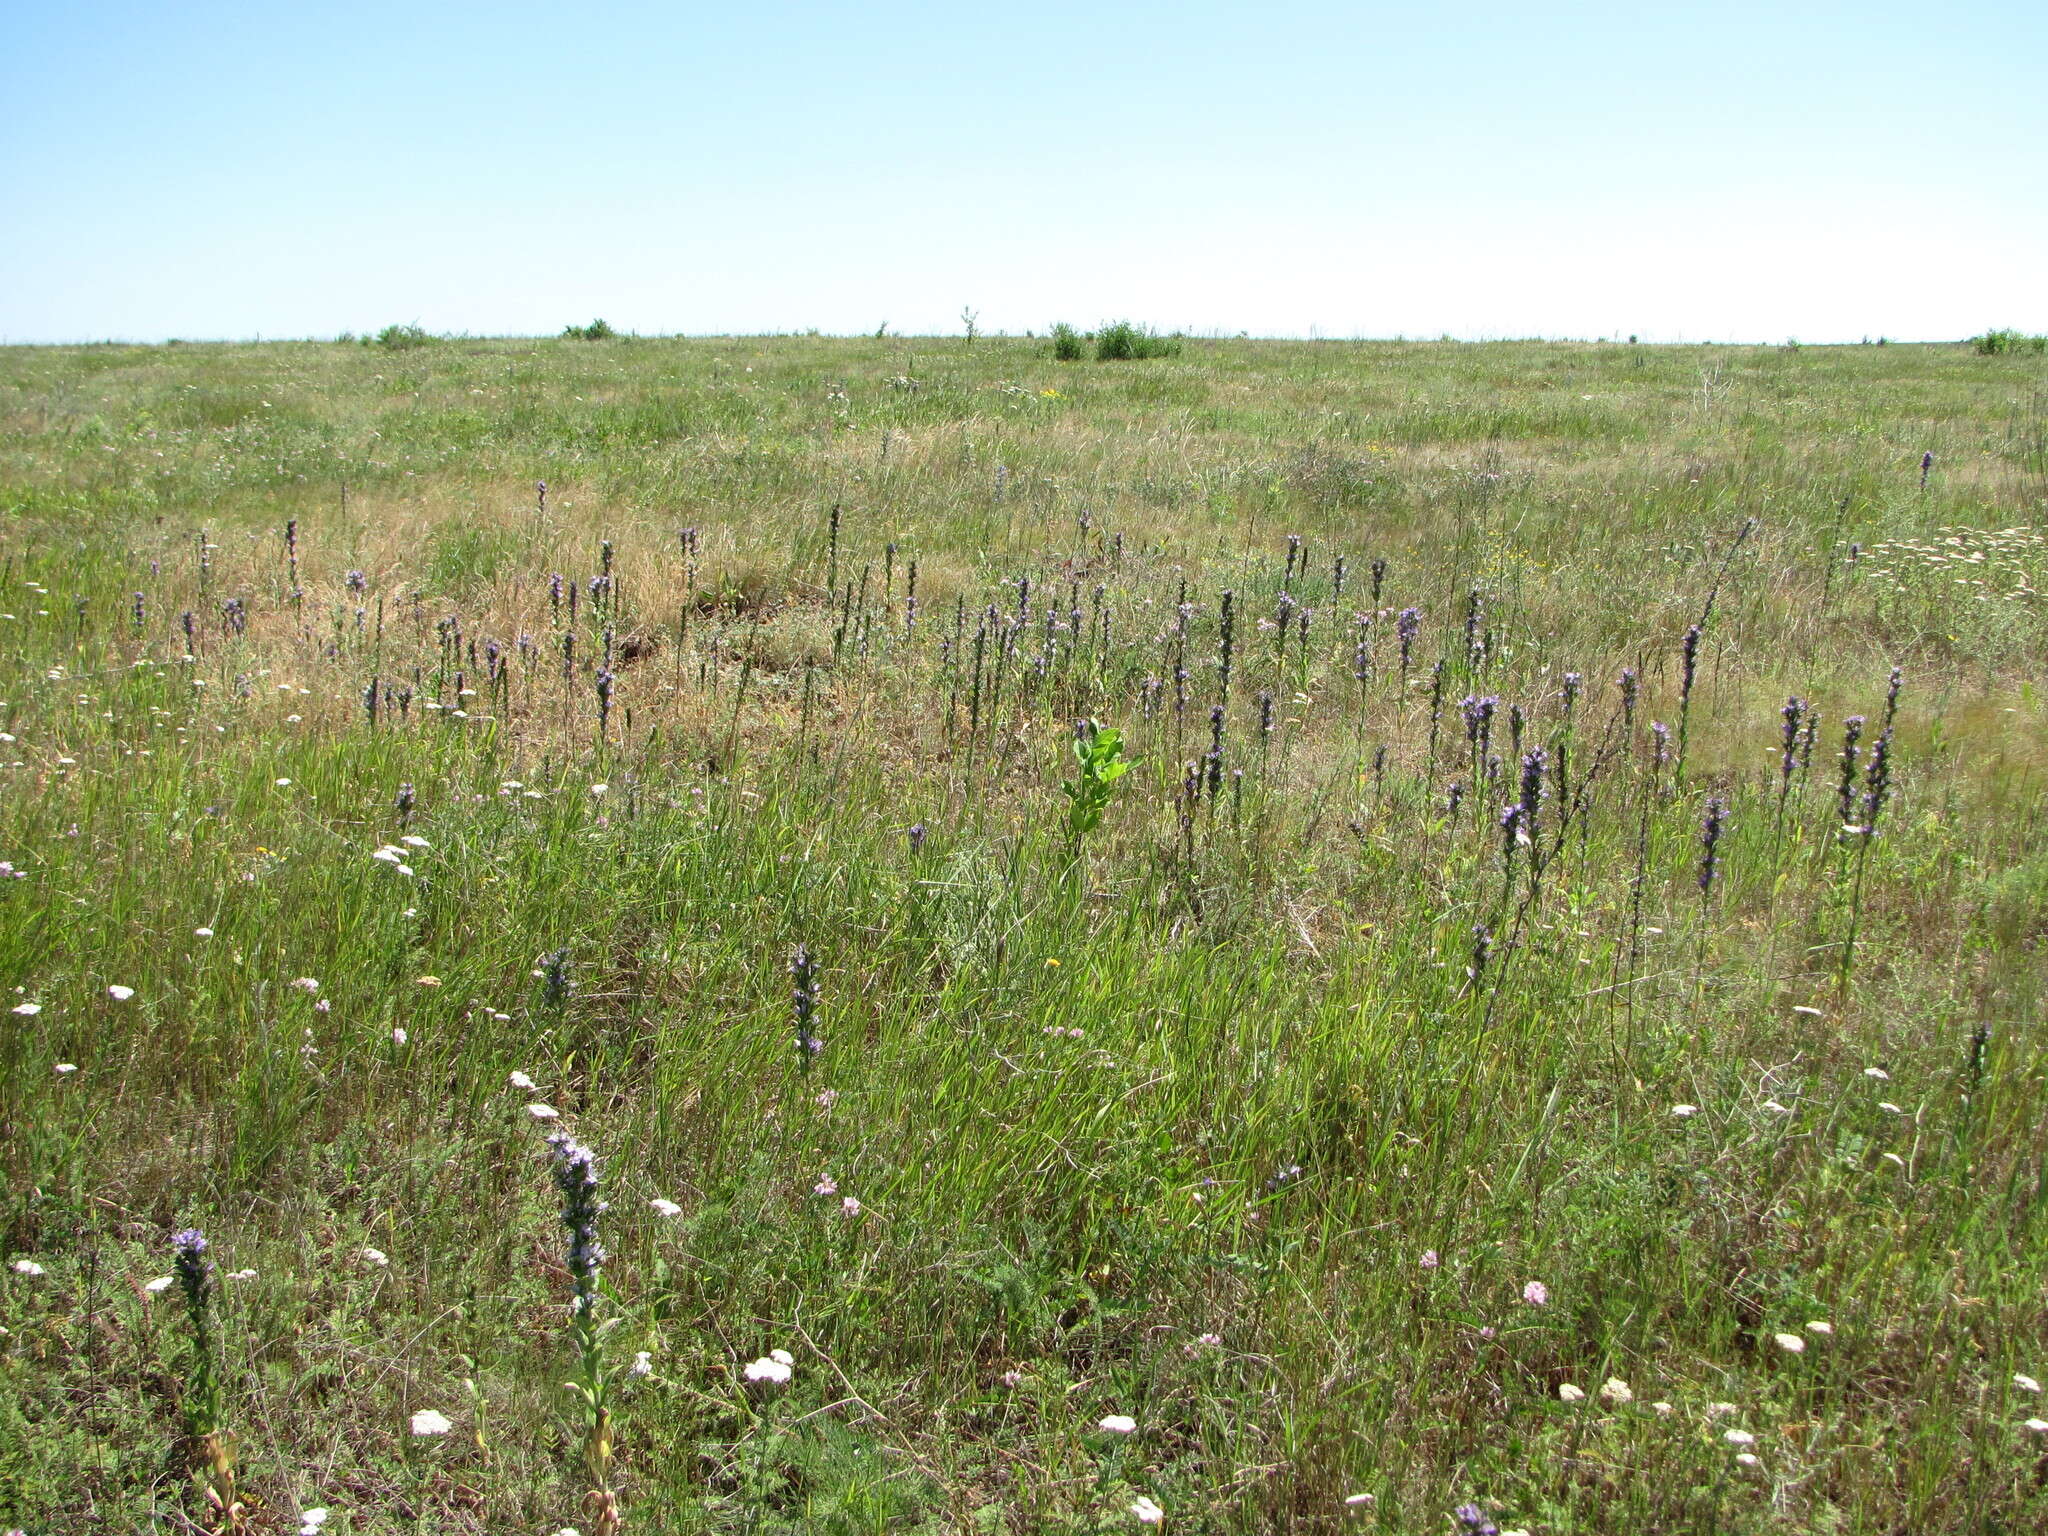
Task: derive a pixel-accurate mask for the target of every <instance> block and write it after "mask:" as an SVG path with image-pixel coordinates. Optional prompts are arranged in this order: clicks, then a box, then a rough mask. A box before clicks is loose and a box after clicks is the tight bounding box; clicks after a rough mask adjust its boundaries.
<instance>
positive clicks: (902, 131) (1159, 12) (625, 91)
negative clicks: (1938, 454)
mask: <svg viewBox="0 0 2048 1536" xmlns="http://www.w3.org/2000/svg"><path fill="white" fill-rule="evenodd" d="M2044 57H2048V3H2044V0H1981V3H1973V0H1959V3H1954V4H1951V5H1948V6H1946V7H1930V6H1914V7H1908V6H1905V5H1902V4H1891V3H1888V0H1866V3H1862V4H1853V5H1852V4H1830V3H1800V0H1782V3H1777V4H1748V3H1741V0H1736V3H1725V4H1718V5H1700V4H1693V3H1690V0H1671V3H1659V0H1638V3H1634V4H1607V3H1583V4H1575V3H1571V0H1553V3H1551V4H1548V5H1541V6H1539V5H1533V4H1499V3H1488V0H1468V3H1464V4H1460V5H1456V6H1441V7H1439V6H1431V5H1427V4H1422V3H1411V4H1407V5H1383V4H1379V3H1354V4H1348V5H1347V4H1336V3H1326V0H1275V3H1266V4H1258V5H1250V4H1220V3H1205V0H1188V3H1185V4H1181V5H1164V4H1135V3H1117V0H1097V3H1093V4H1070V3H1067V0H1041V3H1035V4H1028V5H1010V6H972V5H965V4H957V5H930V4H914V3H889V0H883V3H872V4H867V5H846V4H839V5H820V4H809V3H786V0H763V3H757V4H755V5H753V6H751V7H745V8H740V7H734V6H731V5H720V6H715V7H714V6H701V5H697V4H694V3H671V4H645V5H634V4H615V5H604V4H592V5H586V6H580V7H570V6H566V5H529V4H521V3H517V0H507V3H499V4H493V5H472V4H435V3H432V0H420V3H417V4H387V3H383V0H364V3H360V4H353V5H348V6H336V5H328V4H324V3H303V4H287V5H277V4H272V5H266V6H251V5H235V4H206V3H196V4H188V5H185V6H182V7H168V6H163V5H161V4H155V5H147V6H145V5H129V4H103V3H92V0H74V3H69V4H63V5H58V4H44V5H31V4H29V3H27V0H9V3H7V4H5V5H4V6H0V102H4V108H0V338H5V339H7V340H12V341H48V340H79V339H98V338H108V337H120V338H131V339H139V340H152V339H161V338H164V337H169V336H183V337H188V338H202V337H249V336H257V335H263V336H308V335H332V334H335V333H336V332H339V331H342V330H356V331H362V330H365V329H375V328H377V327H379V326H382V325H384V324H386V323H389V322H392V321H417V322H418V323H420V324H422V325H424V326H426V327H428V328H429V329H431V330H436V331H466V332H471V333H478V334H522V333H536V332H539V333H552V332H554V331H557V330H559V329H560V328H561V327H562V326H563V325H564V324H565V323H567V322H569V321H571V320H586V319H589V318H591V317H593V316H597V315H602V316H604V317H605V318H606V319H608V320H610V321H611V322H612V323H613V324H614V325H617V326H619V327H621V328H626V329H633V330H639V331H643V332H671V331H685V332H691V333H717V332H729V331H743V332H758V331H783V330H799V329H805V328H809V327H817V328H819V329H822V330H825V331H828V332H847V331H873V330H874V329H875V328H876V326H878V325H881V324H883V323H887V324H888V325H889V327H890V328H891V329H892V330H895V331H899V332H905V333H931V332H939V333H946V332H952V333H957V332H958V331H959V329H960V321H959V315H960V311H961V308H962V306H964V305H970V306H972V307H974V308H975V309H977V310H978V311H979V312H980V317H981V324H982V326H983V328H984V329H987V330H990V331H994V330H1009V331H1013V332H1014V331H1022V330H1024V329H1026V328H1036V329H1040V330H1042V329H1043V328H1044V327H1045V326H1047V325H1049V324H1050V323H1051V322H1052V321H1054V320H1060V319H1064V320H1069V321H1072V322H1073V323H1075V324H1078V325H1082V326H1088V325H1092V324H1094V323H1095V322H1097V321H1100V320H1102V319H1105V318H1112V317H1121V316H1129V317H1132V318H1135V319H1138V320H1141V321H1148V322H1151V323H1153V324H1156V325H1159V326H1162V327H1176V326H1178V327H1187V328H1190V329H1194V330H1199V331H1212V330H1214V331H1222V332H1226V333H1235V332H1237V331H1249V332H1251V333H1253V334H1254V335H1308V334H1312V333H1313V334H1321V335H1325V336H1353V335H1364V336H1392V335H1397V334H1405V335H1411V336H1413V335H1432V336H1433V335H1436V334H1439V333H1444V332H1448V333H1450V334H1452V335H1457V336H1470V337H1487V336H1529V335H1549V336H1595V335H1626V334H1628V333H1630V332H1635V333H1639V334H1641V335H1642V336H1643V337H1644V338H1645V339H1646V340H1647V339H1651V338H1655V339H1660V340H1662V339H1686V340H1701V339H1707V340H1718V339H1745V340H1773V341H1775V340H1783V339H1785V338H1787V337H1798V338H1799V339H1801V340H1806V341H1828V340H1856V339H1858V338H1860V337H1862V336H1865V335H1870V336H1876V335H1888V336H1892V337H1895V338H1899V339H1934V338H1944V337H1954V336H1961V335H1967V334H1970V333H1972V332H1974V331H1978V330H1981V329H1983V328H1984V327H1986V326H1988V325H2016V326H2020V327H2023V328H2026V329H2030V330H2036V331H2048V281H2044V278H2048V91H2044V90H2043V89H2042V88H2041V86H2040V81H2039V76H2040V66H2041V61H2042V59H2043V58H2044Z"/></svg>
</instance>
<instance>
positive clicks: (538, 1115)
mask: <svg viewBox="0 0 2048 1536" xmlns="http://www.w3.org/2000/svg"><path fill="white" fill-rule="evenodd" d="M526 1112H527V1113H528V1114H529V1115H531V1116H533V1118H534V1119H536V1120H559V1119H561V1118H562V1112H561V1111H560V1110H559V1109H557V1108H555V1106H554V1105H552V1104H529V1105H527V1106H526Z"/></svg>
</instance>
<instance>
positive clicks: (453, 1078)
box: [0, 337, 2048, 1536]
mask: <svg viewBox="0 0 2048 1536" xmlns="http://www.w3.org/2000/svg"><path fill="white" fill-rule="evenodd" d="M1929 454H1931V455H1932V458H1931V459H1926V458H1924V457H1923V456H1924V455H1929ZM541 482H545V489H544V490H542V489H540V483H541ZM2044 498H2048V364H2044V362H2043V360H2042V359H2041V358H2040V357H2039V356H2038V355H2034V354H2019V355H2002V356H1980V355H1978V354H1976V353H1975V352H1973V351H1972V350H1971V349H1970V348H1969V347H1967V346H1962V345H1958V346H1952V347H1932V346H1929V347H1905V346H1864V347H1848V348H1814V347H1806V348H1800V347H1790V346H1788V347H1783V348H1779V347H1770V348H1747V347H1744V348H1733V347H1702V348H1675V347H1657V348H1649V347H1635V346H1627V345H1589V344H1588V345H1565V344H1537V343H1527V344H1523V343H1503V344H1496V345H1454V344H1391V343H1373V344H1367V343H1264V342H1253V341H1193V342H1190V343H1188V344H1187V346H1186V347H1185V348H1184V350H1183V351H1182V352H1181V353H1180V355H1178V356H1176V357H1171V358H1162V359H1154V360H1150V361H1143V362H1111V363H1096V362H1092V361H1087V362H1078V363H1058V362H1055V361H1054V360H1053V359H1052V357H1051V355H1050V349H1049V347H1048V346H1047V344H1046V343H1044V342H1042V341H1031V340H1019V339H1001V338H997V339H988V338H984V339H982V340H980V341H978V342H975V343H973V344H972V345H969V344H968V343H966V342H964V341H960V340H953V341H939V340H899V339H877V340H872V341H840V340H828V339H817V338H803V337H786V338H765V339H726V340H709V341H707V340H693V341H659V340H608V341H598V342H583V341H575V340H558V341H543V342H528V341H444V342H437V343H431V344H427V345H420V346H415V347H408V348H388V347H383V346H376V345H361V344H345V343H284V344H274V345H260V346H210V345H209V346H196V345H175V344H174V345H171V346H167V347H154V348H142V347H115V346H105V347H86V348H69V349H6V350H0V511H4V514H5V515H4V522H0V540H4V542H0V657H4V668H0V696H4V702H0V733H4V734H0V860H4V861H5V863H4V864H0V966H4V975H0V980H4V982H5V985H6V987H7V989H8V991H9V993H10V994H11V996H10V1001H9V1003H8V1006H11V1007H12V1008H13V1012H12V1013H11V1014H7V1015H5V1018H6V1030H5V1034H4V1048H0V1166H4V1173H5V1193H4V1207H0V1221H4V1230H0V1259H4V1261H5V1263H6V1265H7V1268H6V1269H5V1270H4V1271H0V1324H4V1327H5V1333H4V1336H0V1522H5V1523H8V1524H12V1525H15V1526H19V1527H21V1528H23V1529H25V1530H27V1531H28V1532H30V1533H32V1536H41V1533H46V1532H87V1531H93V1532H102V1531H120V1532H127V1531H144V1530H150V1531H157V1530H162V1531H191V1530H195V1529H204V1530H207V1531H225V1530H246V1531H250V1532H292V1531H297V1530H300V1529H302V1528H305V1529H314V1530H321V1529H324V1530H325V1531H327V1532H336V1531H389V1532H399V1531H434V1532H472V1531H473V1532H493V1533H497V1532H533V1533H553V1532H556V1531H559V1530H561V1529H563V1528H564V1527H574V1528H576V1529H577V1530H579V1531H581V1532H583V1533H584V1536H592V1533H593V1532H596V1533H607V1532H609V1531H611V1530H613V1529H615V1528H619V1526H620V1525H621V1523H622V1524H623V1529H625V1530H627V1531H642V1532H677V1533H684V1532H775V1531H818V1532H832V1533H852V1532H869V1531H872V1532H882V1531H889V1532H913V1531H928V1532H953V1531H963V1532H985V1533H995V1532H1018V1533H1021V1532H1027V1531H1029V1532H1079V1531H1095V1530H1136V1529H1142V1528H1144V1526H1145V1525H1147V1524H1150V1523H1153V1522H1154V1521H1155V1520H1156V1521H1158V1522H1160V1523H1163V1525H1164V1527H1165V1528H1167V1529H1169V1530H1175V1531H1184V1532H1269V1531H1302V1532H1312V1531H1323V1530H1335V1529H1339V1528H1355V1529H1361V1530H1375V1531H1386V1532H1416V1533H1424V1532H1433V1533H1442V1532H1446V1531H1459V1530H1462V1531H1480V1530H1485V1529H1489V1528H1491V1527H1490V1526H1489V1524H1488V1522H1489V1521H1490V1522H1493V1523H1495V1524H1497V1525H1498V1526H1499V1527H1500V1528H1501V1529H1503V1530H1523V1531H1528V1532H1534V1533H1564V1532H1588V1533H1591V1532H1600V1533H1605V1532H1616V1533H1620V1532H1629V1533H1641V1532H1651V1531H1669V1532H1678V1531H1715V1532H1752V1531H1754V1532H1762V1531H1771V1532H1796V1533H1833V1532H1905V1531H1912V1532H1915V1533H1925V1532H1945V1531H1957V1532H1960V1531H1972V1532H2027V1531H2036V1530H2039V1529H2042V1528H2043V1526H2044V1525H2048V1422H2043V1420H2044V1417H2048V1402H2044V1401H2043V1399H2042V1397H2041V1395H2040V1390H2039V1387H2038V1386H2037V1385H2036V1380H2035V1379H2036V1378H2048V1241H2044V1240H2048V1051H2044V1042H2043V1039H2042V1035H2041V1024H2042V1014H2041V1004H2040V998H2041V995H2042V991H2043V986H2044V982H2048V966H2044V945H2048V824H2044V803H2048V796H2044V778H2043V775H2044V769H2048V719H2044V703H2043V699H2042V693H2041V685H2042V672H2043V658H2044V656H2048V621H2044V612H2043V607H2042V599H2041V597H2040V595H2039V593H2040V591H2041V590H2042V588H2043V587H2044V586H2048V502H2044ZM1895 668H1896V669H1897V671H1896V672H1895V671H1894V669H1895ZM1793 699H1796V700H1797V701H1798V702H1797V703H1796V704H1790V705H1788V700H1793ZM1788 710H1789V716H1788ZM1851 717H1857V718H1856V722H1855V724H1853V725H1851V724H1850V723H1849V722H1850V720H1851ZM1091 718H1092V719H1093V720H1095V721H1099V722H1100V723H1101V726H1102V727H1103V730H1102V731H1101V732H1100V733H1099V734H1095V733H1092V732H1091V730H1090V729H1089V728H1087V727H1085V726H1078V725H1077V722H1081V721H1085V720H1088V719H1091ZM1112 732H1116V733H1120V734H1119V735H1112V734H1111V733H1112ZM1077 742H1078V743H1079V744H1080V745H1081V746H1082V747H1083V748H1086V749H1089V760H1088V762H1087V763H1086V764H1085V765H1084V764H1083V763H1082V762H1081V761H1080V759H1079V758H1078V757H1077V753H1076V744H1077ZM1119 754H1121V755H1119ZM1122 764H1129V765H1130V767H1129V771H1128V772H1127V773H1124V774H1122V776H1121V777H1118V776H1116V774H1117V769H1118V767H1119V765H1122ZM1063 785H1067V786H1071V788H1072V790H1073V793H1072V794H1071V795H1070V794H1068V793H1063V789H1062V786H1063ZM800 948H801V951H802V954H801V956H800V955H799V950H800ZM793 962H795V964H796V970H795V971H794V973H793V971H792V963H793ZM550 1133H553V1134H555V1135H556V1136H557V1137H573V1138H574V1140H573V1143H565V1142H563V1141H560V1140H558V1141H557V1142H556V1143H555V1144H553V1145H552V1147H551V1145H550V1143H549V1142H548V1140H547V1138H548V1136H549V1135H550ZM579 1146H580V1147H587V1148H588V1149H590V1150H591V1151H592V1152H594V1154H595V1163H594V1164H592V1163H589V1162H587V1161H586V1160H584V1159H583V1157H582V1155H581V1153H580V1152H579V1151H578V1147H579ZM592 1178H595V1180H596V1181H597V1182H596V1187H595V1189H593V1188H592V1187H591V1185H590V1180H591V1179H592ZM594 1200H602V1201H606V1202H609V1208H608V1209H604V1210H602V1211H599V1210H597V1209H596V1208H595V1206H594V1204H593V1201H594ZM565 1205H566V1207H567V1209H566V1212H565ZM565 1214H566V1216H567V1218H568V1222H567V1225H566V1226H565ZM574 1228H581V1229H582V1230H581V1233H580V1235H575V1234H573V1232H572V1230H571V1229H574ZM186 1229H198V1230H199V1231H202V1232H203V1233H204V1237H205V1241H206V1243H207V1247H206V1249H205V1251H204V1252H200V1251H198V1250H197V1246H196V1244H195V1243H194V1242H193V1241H192V1240H191V1239H189V1238H188V1239H187V1240H186V1247H185V1249H184V1251H183V1252H182V1254H177V1253H174V1250H173V1248H172V1246H171V1243H170V1238H171V1235H172V1234H173V1232H175V1231H182V1230H186ZM593 1239H594V1241H593ZM158 1281H161V1282H163V1283H160V1284H157V1285H156V1286H155V1288H154V1289H153V1288H152V1284H151V1283H152V1282H158ZM195 1332H196V1333H197V1336H198V1340H199V1342H197V1343H195ZM775 1351H781V1352H783V1356H778V1355H776V1354H774V1353H772V1352H775ZM784 1356H786V1358H784ZM777 1378H784V1379H777ZM565 1383H566V1384H568V1385H567V1386H566V1387H565ZM1465 1505H1472V1506H1476V1508H1473V1509H1469V1510H1466V1511H1464V1512H1463V1513H1462V1514H1459V1513H1456V1511H1458V1510H1459V1507H1460V1506H1465ZM307 1510H316V1511H317V1510H326V1511H328V1514H327V1516H326V1519H325V1523H324V1525H322V1524H321V1523H320V1521H318V1520H312V1521H311V1523H310V1524H309V1523H308V1517H307V1516H306V1515H305V1511H307Z"/></svg>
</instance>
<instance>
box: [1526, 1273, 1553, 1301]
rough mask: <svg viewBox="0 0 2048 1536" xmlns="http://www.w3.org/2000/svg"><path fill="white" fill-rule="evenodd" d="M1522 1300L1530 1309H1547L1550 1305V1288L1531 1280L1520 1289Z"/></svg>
mask: <svg viewBox="0 0 2048 1536" xmlns="http://www.w3.org/2000/svg"><path fill="white" fill-rule="evenodd" d="M1522 1300H1524V1301H1526V1302H1527V1303H1528V1304H1529V1305H1530V1306H1532V1307H1547V1306H1549V1305H1550V1287H1549V1286H1547V1285H1545V1284H1544V1283H1543V1282H1542V1281H1541V1280H1531V1281H1530V1282H1529V1283H1528V1284H1527V1285H1525V1286H1523V1287H1522Z"/></svg>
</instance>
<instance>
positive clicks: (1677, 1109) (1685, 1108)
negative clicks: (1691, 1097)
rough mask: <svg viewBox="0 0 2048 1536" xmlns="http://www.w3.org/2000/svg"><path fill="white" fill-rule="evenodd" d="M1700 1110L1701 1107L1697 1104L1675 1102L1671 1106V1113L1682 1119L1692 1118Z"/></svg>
mask: <svg viewBox="0 0 2048 1536" xmlns="http://www.w3.org/2000/svg"><path fill="white" fill-rule="evenodd" d="M1699 1112H1700V1107H1699V1105H1697V1104H1674V1105H1672V1106H1671V1113H1672V1114H1674V1115H1676V1116H1678V1118H1679V1119H1681V1120H1690V1119H1691V1118H1692V1117H1693V1116H1694V1115H1696V1114H1698V1113H1699Z"/></svg>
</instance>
